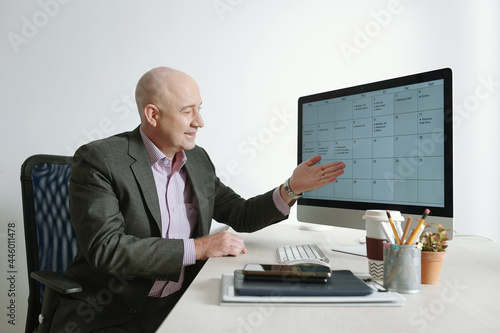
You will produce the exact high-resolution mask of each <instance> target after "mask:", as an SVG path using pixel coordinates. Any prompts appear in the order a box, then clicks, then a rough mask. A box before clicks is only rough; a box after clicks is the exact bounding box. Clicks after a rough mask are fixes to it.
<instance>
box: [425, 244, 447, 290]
mask: <svg viewBox="0 0 500 333" xmlns="http://www.w3.org/2000/svg"><path fill="white" fill-rule="evenodd" d="M445 258H446V251H442V252H427V251H422V256H421V263H422V267H421V279H422V281H421V282H422V284H436V283H438V281H439V275H440V274H441V267H442V266H443V261H444V259H445Z"/></svg>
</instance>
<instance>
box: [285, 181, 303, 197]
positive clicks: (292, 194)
mask: <svg viewBox="0 0 500 333" xmlns="http://www.w3.org/2000/svg"><path fill="white" fill-rule="evenodd" d="M289 180H290V178H288V179H287V180H285V182H284V183H283V187H284V188H285V191H286V193H287V194H288V196H289V197H290V198H292V199H294V200H297V199H299V198H302V193H301V194H295V193H293V191H292V189H291V188H290V185H289Z"/></svg>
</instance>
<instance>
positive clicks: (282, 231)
mask: <svg viewBox="0 0 500 333" xmlns="http://www.w3.org/2000/svg"><path fill="white" fill-rule="evenodd" d="M240 235H241V236H242V237H243V238H244V239H245V244H246V247H247V250H248V253H247V254H243V255H240V256H238V257H225V258H212V259H210V260H209V261H208V262H207V264H206V265H205V266H204V267H203V269H202V271H201V272H200V274H199V275H198V276H197V277H196V279H195V280H194V282H193V283H192V285H191V286H190V287H189V289H188V290H187V291H186V293H185V294H184V296H183V297H182V298H181V300H180V301H179V303H178V304H177V305H176V307H175V308H174V309H173V310H172V312H171V313H170V315H169V316H168V317H167V319H166V320H165V321H164V322H163V324H162V326H161V327H160V329H159V330H158V332H169V333H172V332H183V333H185V332H217V333H221V332H245V333H247V332H273V333H280V332H300V333H307V332H363V333H365V332H498V331H499V330H500V244H498V243H496V242H492V241H488V240H485V239H481V238H475V237H472V238H470V237H467V238H465V237H464V238H460V237H456V238H455V239H454V240H453V241H451V242H450V243H449V244H450V247H449V248H448V254H447V258H446V261H445V263H444V266H443V271H442V272H441V278H440V281H439V283H438V284H437V285H422V289H421V291H420V293H419V294H412V295H404V296H405V298H406V303H405V305H404V306H402V307H328V306H309V307H306V306H304V307H286V306H276V305H266V306H263V305H253V306H220V305H219V289H220V278H221V275H222V274H223V273H232V272H233V271H234V270H235V269H241V268H243V266H244V265H245V264H247V263H276V262H277V260H276V252H275V251H276V247H277V246H279V245H290V244H304V243H317V244H318V245H320V246H321V247H322V249H323V250H324V251H325V252H326V253H327V255H328V256H329V258H330V263H331V264H332V269H350V270H351V271H353V272H354V273H368V264H367V259H366V258H363V257H359V256H353V255H348V254H343V253H338V252H332V251H329V249H330V248H331V247H332V246H342V245H355V244H359V243H358V240H359V238H360V237H362V236H363V235H364V231H360V230H350V229H342V228H334V229H333V230H331V231H326V232H325V231H304V230H299V224H298V223H296V222H295V223H293V222H282V223H281V224H277V225H274V226H271V227H268V228H265V229H263V230H260V231H258V232H255V233H252V234H240Z"/></svg>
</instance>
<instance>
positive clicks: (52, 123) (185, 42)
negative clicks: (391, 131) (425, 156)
mask: <svg viewBox="0 0 500 333" xmlns="http://www.w3.org/2000/svg"><path fill="white" fill-rule="evenodd" d="M499 18H500V5H499V3H498V1H495V0H490V1H486V0H484V1H481V0H480V1H477V0H474V1H473V0H456V1H436V0H434V1H430V0H420V1H415V0H413V1H411V0H399V1H398V0H394V1H389V0H376V1H375V0H362V1H361V0H359V1H349V2H348V1H331V0H328V1H327V0H317V1H305V0H302V1H300V0H280V1H277V0H273V1H264V0H253V1H244V0H209V1H206V0H191V1H160V0H144V1H124V0H108V1H96V0H91V1H76V0H73V1H69V0H64V1H63V0H39V1H19V0H15V1H14V0H2V2H1V3H0V30H1V31H0V37H1V38H0V52H1V62H0V92H1V93H0V96H1V100H0V106H1V111H0V121H1V125H2V126H1V133H0V136H1V138H0V156H2V158H1V162H0V184H1V185H0V186H1V191H0V196H1V198H0V212H1V214H0V221H1V226H0V235H1V238H0V241H1V244H0V246H1V252H0V253H2V255H1V258H0V263H1V265H2V266H1V268H0V271H1V272H2V274H1V276H0V281H1V282H0V284H1V286H2V287H1V288H0V309H2V310H1V311H0V318H1V319H0V321H1V322H0V331H2V332H22V331H24V320H25V311H26V304H25V299H26V297H27V291H26V289H27V278H26V276H25V275H26V274H25V269H26V266H25V263H24V260H23V258H24V255H25V254H24V235H23V227H22V221H23V219H22V209H21V207H22V205H21V191H20V182H19V172H20V166H21V164H22V162H23V161H24V159H25V158H27V157H28V156H30V155H32V154H37V153H48V154H63V155H68V154H73V152H74V151H75V149H76V148H77V147H78V146H80V145H81V144H83V143H86V142H88V141H90V140H93V139H97V138H101V137H104V136H109V135H112V134H115V133H119V132H122V131H127V130H131V129H133V128H135V127H136V126H137V125H138V122H139V118H138V116H137V112H136V109H135V104H134V103H135V102H134V98H133V90H134V88H135V84H136V82H137V80H138V79H139V77H140V76H141V75H142V74H143V73H144V72H145V71H147V70H149V69H151V68H153V67H156V66H158V65H166V66H171V67H174V68H177V69H180V70H183V71H185V72H187V73H189V74H190V75H192V76H193V77H194V78H195V79H196V80H197V82H198V83H199V85H200V88H201V92H202V97H203V100H204V103H203V105H204V107H203V115H204V120H205V128H204V129H202V130H201V131H200V132H199V136H198V144H199V145H201V146H204V147H205V148H206V149H207V150H208V151H209V153H210V154H211V157H212V159H213V161H214V163H215V164H216V167H217V168H218V170H219V172H220V175H221V177H222V179H224V180H225V181H226V183H227V184H228V185H230V186H231V187H233V188H234V189H235V190H237V191H238V192H239V193H240V194H241V195H243V196H251V195H254V194H258V193H260V192H263V191H266V190H268V189H271V188H272V187H274V186H277V185H279V184H280V183H281V182H282V181H283V180H284V179H285V178H286V177H287V176H288V175H289V174H290V173H291V171H292V170H293V168H294V167H295V165H296V136H297V128H296V127H297V125H296V109H297V98H298V97H299V96H302V95H306V94H311V93H316V92H321V91H327V90H332V89H335V88H340V87H345V86H351V85H357V84H361V83H366V82H371V81H377V80H382V79H387V78H391V77H396V76H402V75H407V74H412V73H416V72H420V71H427V70H433V69H438V68H442V67H450V68H452V69H453V72H454V105H455V127H454V131H455V132H454V134H455V137H454V138H455V146H454V148H455V152H454V154H455V155H454V162H455V171H454V177H455V199H456V200H455V205H456V206H455V207H456V208H455V214H456V230H457V231H458V232H459V233H465V234H478V235H483V236H487V237H490V238H493V239H495V240H497V241H498V240H500V227H499V222H498V221H499V218H498V212H497V211H496V208H497V207H498V204H499V202H500V201H499V199H500V190H499V188H500V177H499V174H498V170H499V169H500V157H499V151H500V147H499V143H500V134H499V133H500V131H499V130H498V126H499V125H498V124H500V84H499V82H500V66H499V59H500V43H499V40H500V23H499ZM343 49H344V50H346V49H349V50H350V52H351V53H350V54H349V53H346V52H345V51H343ZM294 217H295V211H293V212H292V216H291V218H292V219H293V218H294ZM8 223H15V225H16V255H17V257H16V269H17V270H18V274H17V275H16V297H15V299H16V322H15V324H16V325H15V326H14V325H10V324H8V322H7V320H8V319H9V318H8V317H7V316H6V314H7V313H8V309H7V306H8V305H9V302H10V299H11V298H10V297H8V295H7V292H6V290H7V289H8V287H9V284H8V281H7V280H6V277H4V276H7V270H8V268H7V259H8V258H7V245H6V239H7V231H8V230H7V224H8Z"/></svg>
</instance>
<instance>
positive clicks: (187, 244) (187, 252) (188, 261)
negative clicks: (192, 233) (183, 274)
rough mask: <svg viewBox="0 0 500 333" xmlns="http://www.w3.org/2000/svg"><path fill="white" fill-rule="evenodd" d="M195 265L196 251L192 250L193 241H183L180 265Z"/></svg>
mask: <svg viewBox="0 0 500 333" xmlns="http://www.w3.org/2000/svg"><path fill="white" fill-rule="evenodd" d="M195 263H196V251H195V249H194V239H192V238H190V239H185V240H184V258H183V259H182V264H183V265H184V266H188V265H194V264H195Z"/></svg>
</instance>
